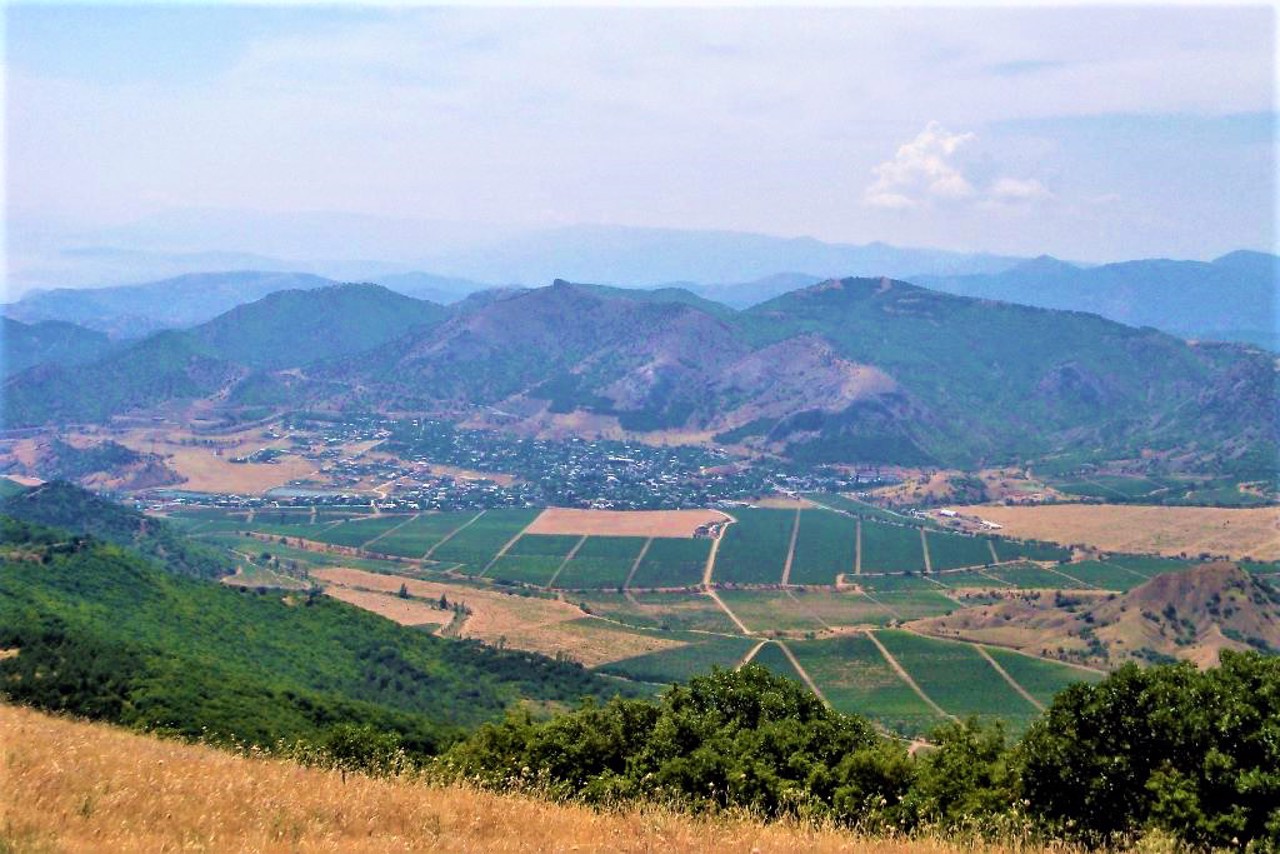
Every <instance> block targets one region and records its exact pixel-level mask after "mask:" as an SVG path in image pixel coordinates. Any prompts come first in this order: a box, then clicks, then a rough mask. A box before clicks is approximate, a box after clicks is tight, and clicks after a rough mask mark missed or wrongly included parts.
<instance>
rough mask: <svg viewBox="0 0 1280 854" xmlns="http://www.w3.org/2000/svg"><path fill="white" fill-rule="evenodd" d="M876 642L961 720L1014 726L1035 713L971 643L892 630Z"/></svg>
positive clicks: (923, 688)
mask: <svg viewBox="0 0 1280 854" xmlns="http://www.w3.org/2000/svg"><path fill="white" fill-rule="evenodd" d="M876 637H878V638H879V639H880V642H881V643H883V644H884V646H885V648H886V649H888V650H889V652H890V653H891V654H892V655H893V657H894V658H896V659H897V660H898V663H899V664H901V665H902V667H903V669H904V670H906V671H907V673H909V674H911V678H912V679H914V680H915V681H916V684H917V685H919V686H920V688H921V690H923V691H924V692H925V693H926V694H928V695H929V697H930V699H932V700H933V701H934V702H935V703H937V704H938V705H939V706H941V707H942V708H943V709H945V710H946V711H948V712H950V713H951V714H953V715H956V716H957V717H967V716H969V715H978V716H979V717H983V718H999V719H1004V720H1006V721H1009V722H1011V723H1013V724H1015V726H1016V725H1017V724H1019V723H1023V722H1025V721H1026V720H1027V719H1028V718H1030V717H1031V716H1032V715H1034V714H1035V712H1036V709H1035V707H1034V706H1032V705H1031V704H1030V703H1028V702H1027V701H1026V699H1024V698H1023V697H1022V696H1021V695H1019V694H1018V693H1017V692H1016V691H1015V690H1014V689H1013V688H1012V687H1010V685H1009V684H1008V683H1007V682H1005V681H1004V679H1002V678H1001V677H1000V674H999V673H997V672H996V670H995V668H993V667H992V666H991V665H990V664H989V663H988V662H987V661H986V660H985V659H984V658H983V657H982V656H981V654H979V652H978V651H977V650H976V649H974V648H973V647H971V646H969V645H968V644H962V643H952V642H949V641H940V640H934V639H933V638H925V637H920V636H919V635H915V634H912V633H910V632H903V631H895V630H893V629H886V630H883V631H880V632H877V633H876Z"/></svg>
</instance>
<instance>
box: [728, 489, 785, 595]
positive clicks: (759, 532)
mask: <svg viewBox="0 0 1280 854" xmlns="http://www.w3.org/2000/svg"><path fill="white" fill-rule="evenodd" d="M796 513H797V511H795V510H765V509H759V508H754V507H747V508H737V509H735V510H734V512H733V515H734V516H735V517H737V519H738V521H737V523H736V524H733V525H729V526H728V527H727V528H726V529H725V533H724V539H723V542H721V543H720V551H719V552H718V553H717V555H716V568H715V581H716V582H718V583H722V584H724V583H728V584H778V583H780V582H781V581H782V567H783V565H784V564H785V563H786V561H787V549H788V548H789V547H790V545H791V529H792V526H794V525H795V521H796Z"/></svg>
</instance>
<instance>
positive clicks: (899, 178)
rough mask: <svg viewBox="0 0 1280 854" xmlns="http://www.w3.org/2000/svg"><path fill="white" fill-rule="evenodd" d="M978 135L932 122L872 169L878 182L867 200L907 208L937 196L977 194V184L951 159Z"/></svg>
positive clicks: (951, 197) (952, 198)
mask: <svg viewBox="0 0 1280 854" xmlns="http://www.w3.org/2000/svg"><path fill="white" fill-rule="evenodd" d="M976 138H977V137H975V136H974V134H971V133H955V134H953V133H950V132H948V131H947V130H946V129H945V128H943V127H942V125H940V124H939V123H938V122H929V124H928V125H926V126H925V129H924V130H923V131H921V132H920V134H919V135H918V136H916V138H915V139H913V140H911V141H910V142H907V143H904V144H903V145H901V146H899V147H898V153H897V154H896V155H895V156H894V158H893V159H892V160H886V161H885V162H884V163H881V164H880V165H879V166H877V167H875V168H874V169H872V170H871V172H872V174H874V175H875V176H876V180H875V182H874V183H873V184H872V185H871V186H870V187H868V188H867V190H866V193H865V194H864V196H863V200H864V201H865V202H866V203H867V204H868V205H871V206H872V207H880V208H891V209H898V210H901V209H906V208H915V207H921V206H923V205H927V204H929V203H930V202H932V201H933V200H935V199H936V200H940V201H959V200H963V199H966V198H969V197H970V196H972V195H973V194H974V189H973V185H972V184H970V183H969V181H968V179H966V178H965V177H964V175H963V174H961V172H960V170H959V169H957V168H956V166H955V165H954V164H953V163H952V162H951V158H952V157H953V156H954V155H955V153H956V151H957V150H958V149H959V148H960V147H961V146H962V145H964V144H965V143H967V142H970V141H972V140H974V139H976Z"/></svg>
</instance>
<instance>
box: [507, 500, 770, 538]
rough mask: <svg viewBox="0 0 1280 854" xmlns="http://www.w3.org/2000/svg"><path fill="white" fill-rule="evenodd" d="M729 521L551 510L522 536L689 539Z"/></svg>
mask: <svg viewBox="0 0 1280 854" xmlns="http://www.w3.org/2000/svg"><path fill="white" fill-rule="evenodd" d="M792 506H794V505H792ZM728 518H729V517H728V516H727V515H726V514H724V513H721V512H720V511H719V510H578V509H573V508H568V507H550V508H548V509H546V510H543V511H542V513H541V514H540V515H539V516H538V518H537V519H534V520H533V524H531V525H530V526H529V527H528V528H526V529H525V533H526V534H574V535H577V536H580V537H582V536H592V537H672V538H692V537H693V532H694V531H695V530H697V528H698V527H699V526H701V525H708V524H711V523H713V522H724V521H726V520H728Z"/></svg>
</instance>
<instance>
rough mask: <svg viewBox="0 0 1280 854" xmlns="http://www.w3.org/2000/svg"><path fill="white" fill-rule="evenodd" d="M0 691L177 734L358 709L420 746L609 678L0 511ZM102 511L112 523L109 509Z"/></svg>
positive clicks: (281, 727) (297, 723) (323, 727)
mask: <svg viewBox="0 0 1280 854" xmlns="http://www.w3.org/2000/svg"><path fill="white" fill-rule="evenodd" d="M4 519H5V522H4V524H3V526H0V537H3V542H2V543H0V548H2V549H3V553H4V560H3V562H0V648H4V649H15V648H16V649H18V650H20V652H19V654H18V655H16V656H9V657H6V658H4V659H3V660H0V695H4V696H6V697H7V698H8V699H10V700H13V701H18V702H23V703H28V704H31V705H36V706H40V707H42V708H48V709H54V710H60V711H67V712H71V713H74V714H78V715H84V716H88V717H92V718H100V719H106V720H111V721H116V722H119V723H123V724H126V725H129V726H136V727H143V728H158V729H161V730H165V731H169V732H174V733H177V734H181V735H184V736H191V737H202V736H203V737H206V738H213V739H224V738H226V739H236V740H240V741H247V742H251V743H254V744H260V745H264V746H271V745H273V744H275V743H276V742H277V741H280V740H284V741H286V742H292V741H295V740H297V739H309V740H314V739H320V738H322V737H323V736H324V734H325V733H326V732H328V731H329V730H330V729H331V728H332V727H334V726H335V725H338V724H343V723H350V724H361V725H362V724H369V725H372V726H374V727H376V728H378V729H380V730H384V731H390V732H394V733H396V734H398V735H399V736H400V737H401V739H403V743H404V744H405V746H406V747H407V748H409V749H411V750H413V751H417V752H434V751H435V750H438V749H439V748H441V747H442V746H444V745H445V744H447V743H449V742H451V741H452V740H453V739H454V738H456V737H457V736H458V735H459V734H460V733H461V732H463V731H464V730H465V729H469V728H471V727H473V726H475V725H476V724H478V723H480V722H482V721H486V720H494V719H497V718H500V717H501V716H502V715H503V713H504V710H506V709H507V708H509V707H511V706H512V705H514V704H517V703H523V704H532V707H533V708H542V707H546V706H547V704H551V705H552V706H555V705H558V704H565V703H569V702H574V701H576V700H578V699H579V698H580V697H582V696H597V697H602V696H608V695H611V694H614V693H616V692H617V691H618V690H619V688H618V687H617V685H616V683H615V684H612V685H611V684H607V683H606V682H604V681H603V680H602V679H601V678H599V677H596V676H594V675H592V674H590V673H588V672H587V671H585V670H583V669H582V668H581V667H580V666H578V665H576V664H569V663H564V662H558V661H553V660H551V659H548V658H545V657H542V656H538V655H534V654H529V653H518V652H504V651H499V650H496V649H491V648H487V647H483V646H481V645H479V644H476V643H470V642H462V641H449V640H442V639H440V638H436V637H433V636H431V635H429V634H427V633H425V632H422V631H419V630H414V629H406V628H402V627H400V626H397V625H395V624H394V623H391V622H389V621H387V620H384V619H382V618H381V617H377V616H375V615H372V614H369V613H366V612H364V611H360V610H358V609H356V608H354V607H351V606H348V605H345V604H343V603H339V602H336V601H333V600H331V599H328V598H327V597H324V596H321V595H319V594H318V593H303V592H298V593H293V594H281V593H280V592H279V591H275V592H272V593H265V594H258V593H254V592H252V591H247V590H237V589H233V588H230V587H225V586H222V585H218V584H211V583H209V582H208V581H201V580H196V579H192V578H188V577H185V576H182V575H176V574H174V573H172V572H167V571H165V570H164V569H162V568H160V567H159V566H157V565H155V564H153V563H151V562H148V561H147V560H144V559H142V558H141V557H139V556H137V555H136V554H135V553H133V552H131V551H129V550H126V549H123V548H121V547H119V546H116V545H112V544H108V543H104V542H101V541H99V540H96V539H92V538H85V539H81V540H78V541H77V540H73V539H71V536H70V534H69V533H68V532H58V531H56V530H54V529H48V528H44V527H40V526H33V525H30V524H27V523H23V522H19V521H16V520H12V519H9V518H8V517H4ZM111 524H114V523H111Z"/></svg>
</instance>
